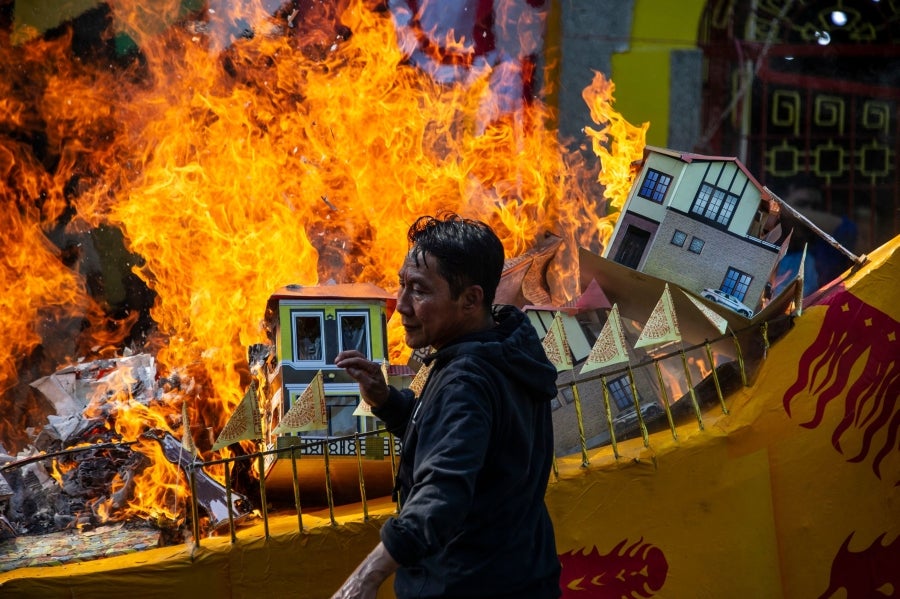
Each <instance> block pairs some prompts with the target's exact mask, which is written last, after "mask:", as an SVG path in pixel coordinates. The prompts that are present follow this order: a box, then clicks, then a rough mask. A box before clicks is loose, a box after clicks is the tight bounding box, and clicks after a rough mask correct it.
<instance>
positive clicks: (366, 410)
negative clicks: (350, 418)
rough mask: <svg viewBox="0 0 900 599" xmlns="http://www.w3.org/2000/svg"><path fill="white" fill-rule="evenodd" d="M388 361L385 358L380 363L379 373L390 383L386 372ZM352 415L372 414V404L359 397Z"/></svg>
mask: <svg viewBox="0 0 900 599" xmlns="http://www.w3.org/2000/svg"><path fill="white" fill-rule="evenodd" d="M388 368H389V365H388V361H387V360H385V361H384V362H382V363H381V375H382V376H383V377H384V382H385V383H387V384H388V385H390V384H391V380H390V375H389V372H388ZM353 415H354V416H364V417H365V416H371V415H372V406H370V405H369V404H367V403H366V401H365V400H364V399H363V398H361V397H360V398H359V404H357V406H356V409H355V410H353Z"/></svg>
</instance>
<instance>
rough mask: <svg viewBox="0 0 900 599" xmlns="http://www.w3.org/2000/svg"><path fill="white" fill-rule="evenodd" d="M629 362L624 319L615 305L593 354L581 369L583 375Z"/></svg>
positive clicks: (589, 355) (596, 342)
mask: <svg viewBox="0 0 900 599" xmlns="http://www.w3.org/2000/svg"><path fill="white" fill-rule="evenodd" d="M626 362H628V350H627V349H626V347H625V334H624V332H623V331H622V319H621V318H620V317H619V306H618V304H613V307H612V310H610V312H609V316H608V317H607V319H606V324H604V325H603V329H602V330H601V331H600V336H599V337H597V340H596V341H595V342H594V346H593V347H592V348H591V353H590V354H588V357H587V360H585V361H584V365H583V366H582V367H581V374H584V373H585V372H590V371H591V370H597V369H598V368H605V367H607V366H613V365H615V364H622V363H626Z"/></svg>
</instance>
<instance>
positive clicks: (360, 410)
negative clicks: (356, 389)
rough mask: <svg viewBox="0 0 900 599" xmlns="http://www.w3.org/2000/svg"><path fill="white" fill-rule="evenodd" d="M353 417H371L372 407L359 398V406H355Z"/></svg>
mask: <svg viewBox="0 0 900 599" xmlns="http://www.w3.org/2000/svg"><path fill="white" fill-rule="evenodd" d="M353 415H354V416H362V417H366V416H371V415H372V406H370V405H369V404H367V403H366V400H364V399H363V398H361V397H360V398H359V404H357V406H356V409H355V410H353Z"/></svg>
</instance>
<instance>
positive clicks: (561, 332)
mask: <svg viewBox="0 0 900 599" xmlns="http://www.w3.org/2000/svg"><path fill="white" fill-rule="evenodd" d="M542 345H543V346H544V352H546V354H547V358H548V359H549V360H550V363H551V364H553V365H554V366H556V372H562V371H564V370H572V368H573V365H572V353H571V352H570V351H569V341H568V339H566V331H565V328H563V323H562V315H561V314H560V313H559V312H557V313H556V316H555V317H554V318H553V322H552V323H550V328H549V329H547V334H546V335H544V340H543V342H542Z"/></svg>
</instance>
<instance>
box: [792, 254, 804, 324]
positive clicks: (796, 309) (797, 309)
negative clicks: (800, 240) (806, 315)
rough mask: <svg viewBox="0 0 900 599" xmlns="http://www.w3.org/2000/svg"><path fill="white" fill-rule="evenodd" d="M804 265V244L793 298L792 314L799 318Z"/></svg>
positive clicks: (802, 295)
mask: <svg viewBox="0 0 900 599" xmlns="http://www.w3.org/2000/svg"><path fill="white" fill-rule="evenodd" d="M805 264H806V244H804V245H803V255H802V256H800V266H799V267H798V268H797V287H796V289H797V291H796V296H795V297H794V313H795V314H796V315H797V316H801V315H802V314H803V297H804V293H803V288H804V286H805V285H804V284H803V277H804V276H805V274H806V273H805V272H804V271H805V270H806V268H805Z"/></svg>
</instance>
